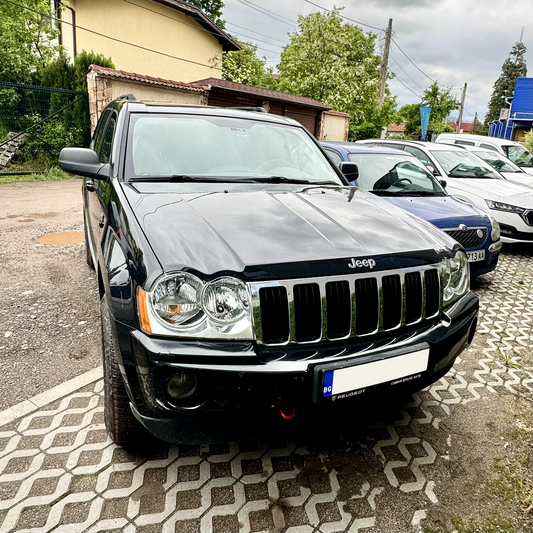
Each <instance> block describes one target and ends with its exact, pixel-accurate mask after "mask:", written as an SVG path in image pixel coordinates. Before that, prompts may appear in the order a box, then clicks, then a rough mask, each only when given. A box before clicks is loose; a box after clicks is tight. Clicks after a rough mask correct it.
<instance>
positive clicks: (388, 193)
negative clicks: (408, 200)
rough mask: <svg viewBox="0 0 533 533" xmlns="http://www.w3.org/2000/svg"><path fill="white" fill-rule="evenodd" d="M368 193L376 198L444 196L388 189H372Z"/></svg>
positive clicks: (435, 193) (436, 193) (430, 192)
mask: <svg viewBox="0 0 533 533" xmlns="http://www.w3.org/2000/svg"><path fill="white" fill-rule="evenodd" d="M368 192H371V193H372V194H375V195H377V196H446V195H445V194H443V193H440V192H432V191H391V190H388V189H374V190H371V191H368Z"/></svg>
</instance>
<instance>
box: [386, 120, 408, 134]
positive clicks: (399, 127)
mask: <svg viewBox="0 0 533 533" xmlns="http://www.w3.org/2000/svg"><path fill="white" fill-rule="evenodd" d="M405 125H406V122H402V123H401V124H389V126H388V127H387V131H388V132H389V133H403V132H404V131H405Z"/></svg>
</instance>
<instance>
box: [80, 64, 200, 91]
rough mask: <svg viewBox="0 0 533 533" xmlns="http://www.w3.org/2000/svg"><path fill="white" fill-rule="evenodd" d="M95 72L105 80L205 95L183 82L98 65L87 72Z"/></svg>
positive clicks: (194, 85) (196, 86) (193, 85)
mask: <svg viewBox="0 0 533 533" xmlns="http://www.w3.org/2000/svg"><path fill="white" fill-rule="evenodd" d="M91 70H92V71H93V72H96V74H98V75H99V76H104V77H106V78H118V79H122V80H129V81H135V82H138V83H146V84H149V85H157V86H159V87H169V88H171V89H180V90H182V91H192V92H196V93H205V92H207V91H206V88H205V87H201V86H200V85H196V84H193V83H185V82H183V81H174V80H165V79H163V78H154V77H153V76H146V75H144V74H137V73H135V72H125V71H124V70H116V69H114V68H107V67H100V66H99V65H91V66H90V67H89V71H91Z"/></svg>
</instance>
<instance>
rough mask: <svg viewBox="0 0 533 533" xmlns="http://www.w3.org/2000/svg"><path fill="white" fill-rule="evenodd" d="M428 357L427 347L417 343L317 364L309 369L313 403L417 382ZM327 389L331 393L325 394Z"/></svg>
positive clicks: (425, 369)
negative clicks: (311, 376)
mask: <svg viewBox="0 0 533 533" xmlns="http://www.w3.org/2000/svg"><path fill="white" fill-rule="evenodd" d="M429 354H430V349H429V345H428V344H426V343H421V344H417V345H414V346H407V347H405V348H397V349H395V350H389V351H383V352H380V353H378V354H372V355H361V356H358V357H356V360H354V359H350V360H349V361H338V362H332V363H327V364H322V365H317V366H315V367H314V369H313V401H314V403H324V402H330V401H335V400H338V399H345V398H350V397H353V396H358V395H361V394H364V393H365V392H366V391H367V390H369V389H372V388H374V387H378V386H387V385H388V386H389V387H393V386H395V385H399V384H402V383H406V382H409V381H414V380H418V379H420V378H422V377H423V376H425V375H427V371H428V369H429ZM351 384H353V385H354V386H353V388H351ZM327 387H331V390H330V391H326V390H325V389H326V388H327Z"/></svg>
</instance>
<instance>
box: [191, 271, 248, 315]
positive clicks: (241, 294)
mask: <svg viewBox="0 0 533 533" xmlns="http://www.w3.org/2000/svg"><path fill="white" fill-rule="evenodd" d="M249 306H250V304H249V301H248V291H247V290H246V285H244V283H242V282H241V281H239V280H238V279H235V278H220V279H217V280H215V281H213V282H211V283H209V284H208V285H207V286H206V287H205V289H204V292H203V295H202V308H203V309H204V311H205V312H206V313H207V315H208V316H209V317H210V318H212V319H213V320H216V321H217V322H221V323H223V324H233V323H234V322H236V321H237V320H239V319H241V318H242V317H243V316H244V315H245V314H246V313H247V311H248V309H249Z"/></svg>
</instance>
